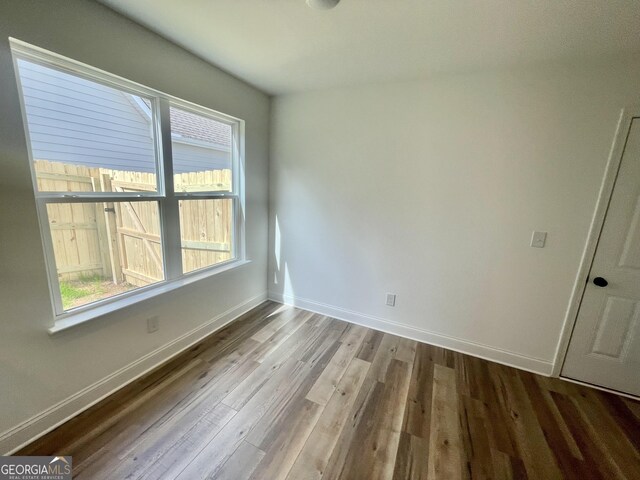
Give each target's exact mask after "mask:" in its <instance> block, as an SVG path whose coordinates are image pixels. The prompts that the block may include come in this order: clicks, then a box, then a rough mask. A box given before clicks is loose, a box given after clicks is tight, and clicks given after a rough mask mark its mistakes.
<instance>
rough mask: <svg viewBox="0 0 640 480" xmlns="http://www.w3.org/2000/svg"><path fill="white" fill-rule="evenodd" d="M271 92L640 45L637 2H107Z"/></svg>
mask: <svg viewBox="0 0 640 480" xmlns="http://www.w3.org/2000/svg"><path fill="white" fill-rule="evenodd" d="M100 1H101V2H102V3H104V4H106V5H108V6H110V7H112V8H113V9H115V10H117V11H119V12H121V13H123V14H124V15H126V16H128V17H130V18H132V19H133V20H135V21H137V22H139V23H141V24H142V25H145V26H146V27H148V28H150V29H151V30H154V31H155V32H157V33H159V34H160V35H162V36H164V37H166V38H168V39H170V40H171V41H173V42H174V43H177V44H178V45H181V46H182V47H184V48H186V49H187V50H190V51H191V52H193V53H195V54H197V55H199V56H200V57H202V58H203V59H205V60H207V61H209V62H211V63H214V64H216V65H218V66H220V67H222V68H223V69H225V70H227V71H228V72H231V73H233V74H234V75H236V76H238V77H240V78H242V79H244V80H246V81H248V82H249V83H252V84H253V85H255V86H257V87H259V88H261V89H262V90H264V91H266V92H268V93H271V94H282V93H289V92H297V91H305V90H314V89H323V88H331V87H335V86H343V85H356V84H359V83H375V82H384V81H393V80H413V79H418V78H425V77H429V76H433V75H438V74H442V73H452V72H468V71H474V70H481V69H486V68H496V67H506V66H512V65H518V64H529V63H532V62H539V61H549V60H558V59H564V58H572V59H580V58H590V57H603V56H606V55H612V54H622V53H630V52H640V1H638V0H537V1H525V0H482V1H477V0H342V1H341V3H340V4H339V5H338V6H337V7H336V8H335V9H334V10H325V11H320V10H312V9H310V8H309V7H307V6H306V4H305V1H304V0H180V1H176V0H100Z"/></svg>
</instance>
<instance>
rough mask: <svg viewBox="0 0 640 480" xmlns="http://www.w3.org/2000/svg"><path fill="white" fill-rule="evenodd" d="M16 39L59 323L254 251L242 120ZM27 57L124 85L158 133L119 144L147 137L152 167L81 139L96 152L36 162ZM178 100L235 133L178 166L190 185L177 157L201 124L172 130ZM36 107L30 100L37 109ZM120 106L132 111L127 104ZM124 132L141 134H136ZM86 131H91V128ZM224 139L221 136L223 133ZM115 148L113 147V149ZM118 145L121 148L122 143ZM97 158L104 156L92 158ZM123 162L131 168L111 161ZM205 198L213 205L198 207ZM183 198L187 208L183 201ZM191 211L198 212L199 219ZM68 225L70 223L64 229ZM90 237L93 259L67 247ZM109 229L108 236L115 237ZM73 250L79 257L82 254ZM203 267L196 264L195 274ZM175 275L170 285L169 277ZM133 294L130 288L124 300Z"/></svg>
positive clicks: (102, 85)
mask: <svg viewBox="0 0 640 480" xmlns="http://www.w3.org/2000/svg"><path fill="white" fill-rule="evenodd" d="M11 46H12V51H13V54H14V59H15V66H16V73H17V80H18V84H19V86H20V87H21V88H20V93H21V99H22V103H23V117H24V120H25V130H26V133H27V139H28V143H29V147H30V159H31V164H32V173H33V177H34V190H35V196H36V202H37V205H38V211H39V218H40V223H41V232H42V237H43V243H44V249H45V255H46V259H47V267H48V268H47V270H48V273H49V284H50V287H51V294H52V303H53V305H54V310H55V314H56V320H63V319H64V320H65V321H64V322H61V323H60V325H61V328H66V325H69V323H68V322H69V321H73V319H74V318H76V317H75V316H76V315H77V316H78V317H77V318H82V320H79V321H84V320H85V319H88V318H91V316H92V314H91V312H92V311H93V310H94V309H95V314H94V315H93V316H95V315H102V314H104V313H106V312H108V311H112V310H115V309H117V308H119V307H120V306H124V305H128V304H131V303H132V302H135V301H136V299H137V297H136V296H135V294H136V293H137V292H140V297H139V298H140V299H142V298H148V297H149V293H148V292H149V289H154V288H157V289H159V290H158V292H162V291H167V288H169V289H170V288H174V285H175V286H177V285H183V284H184V283H185V282H188V281H192V280H189V279H199V278H202V277H203V275H210V274H214V273H216V272H217V271H220V269H221V268H222V264H225V265H229V264H230V263H231V265H233V261H241V260H244V258H243V255H244V253H243V252H244V248H243V247H242V245H241V242H242V239H243V232H244V224H243V221H242V219H243V218H244V215H243V214H242V208H243V205H244V201H243V198H244V196H243V191H242V187H243V185H244V182H242V181H241V175H242V174H241V173H240V172H241V170H240V168H239V167H240V165H242V161H241V155H242V145H243V139H242V138H241V135H243V132H244V129H243V122H242V121H241V120H238V119H235V118H232V117H229V116H227V115H223V114H219V113H217V112H214V111H212V110H209V109H207V108H204V107H200V106H197V105H193V104H190V103H188V102H185V101H182V100H180V99H177V98H175V97H171V96H168V95H166V94H163V93H161V92H158V91H155V90H152V89H149V88H147V87H144V86H141V85H138V84H135V83H133V82H130V81H128V80H125V79H122V78H120V77H116V76H113V75H110V74H108V73H105V72H103V71H100V70H96V69H94V68H92V67H89V66H86V65H84V64H80V63H78V62H75V61H73V60H69V59H67V58H64V57H60V56H58V55H56V54H53V53H51V52H47V51H44V50H41V49H39V48H37V47H33V46H30V45H27V44H24V43H23V42H20V41H16V40H14V39H11ZM21 64H22V65H26V64H33V65H36V66H37V68H36V69H31V70H32V72H33V71H40V72H41V73H48V72H46V70H43V69H47V68H49V69H51V70H52V71H55V72H56V75H58V76H60V75H59V74H60V73H62V74H64V75H69V76H70V77H72V78H73V79H74V80H75V79H80V80H82V81H83V82H85V81H86V82H92V84H91V85H94V86H95V85H98V86H99V88H98V89H97V90H96V91H108V92H110V93H113V92H116V93H117V94H118V95H121V96H122V97H123V98H125V100H127V102H128V103H124V105H125V106H126V107H127V108H129V106H130V108H131V109H133V111H135V112H136V114H137V115H139V118H140V119H142V120H140V121H147V122H148V126H147V127H146V130H145V133H146V135H148V138H149V141H150V144H145V145H143V146H142V147H140V145H136V144H135V142H133V143H131V142H130V143H129V144H126V142H125V143H122V144H119V146H120V147H121V146H122V145H125V144H126V145H129V146H130V147H132V148H133V147H140V148H139V150H138V151H139V152H140V151H142V152H145V155H146V157H145V158H146V160H147V163H146V164H145V165H146V167H145V168H144V169H143V168H140V167H139V165H138V164H136V165H137V166H135V168H134V167H131V166H130V165H128V164H126V165H113V164H112V163H113V162H115V161H116V160H117V158H118V155H116V154H114V155H113V158H111V157H110V156H109V155H107V156H105V157H102V159H101V160H96V159H95V158H94V157H92V156H91V152H92V151H91V150H89V151H87V150H82V148H78V149H70V150H71V151H72V152H75V153H76V154H83V155H84V154H86V156H85V157H82V156H81V157H80V160H78V159H77V158H78V157H77V156H76V157H74V158H71V157H64V156H62V157H58V158H54V157H51V158H50V159H49V160H45V162H42V163H44V164H38V163H37V162H35V161H34V159H36V160H37V158H36V157H35V156H34V154H35V153H36V152H38V151H39V150H38V148H39V147H38V145H37V144H34V141H33V138H32V137H33V136H34V135H35V137H37V136H38V132H39V131H40V130H38V127H36V123H34V122H33V121H31V119H30V117H29V116H30V111H29V108H30V107H29V106H28V99H27V98H26V94H27V92H28V91H29V88H33V80H34V79H33V77H34V75H33V73H31V78H30V80H28V81H27V83H28V82H31V87H29V86H27V87H26V88H25V86H24V85H23V84H22V80H23V78H22V73H23V70H22V69H21ZM65 78H66V77H65ZM36 80H37V79H36ZM109 89H110V90H109ZM54 93H55V95H57V97H56V98H57V99H58V100H60V99H62V98H65V97H66V98H67V99H68V98H73V96H74V95H75V94H74V93H72V92H71V93H70V92H63V91H61V90H60V85H57V87H56V89H55V92H53V93H51V95H54ZM63 94H64V95H63ZM69 94H70V95H69ZM76 100H77V99H76ZM67 101H69V100H67ZM120 106H122V104H121V105H120ZM60 108H62V107H60ZM171 109H174V111H177V110H179V111H180V112H184V113H189V114H194V115H197V116H199V117H200V118H201V120H202V119H204V121H205V122H211V121H212V122H216V127H217V129H218V131H219V132H223V133H224V135H226V137H225V138H226V140H225V141H224V142H222V143H224V144H225V145H224V146H225V149H223V150H224V151H223V154H222V155H220V152H218V157H217V158H218V160H215V157H214V156H211V155H206V153H207V151H206V148H210V147H212V146H211V145H207V144H206V143H207V142H204V143H205V144H202V143H200V144H198V147H199V148H201V150H200V152H204V153H205V155H204V156H202V158H203V159H204V161H203V162H201V165H202V166H203V167H204V168H207V169H208V170H201V167H200V166H199V165H196V167H197V168H193V162H192V163H191V167H189V168H190V170H189V169H187V171H185V172H179V173H178V174H177V175H182V173H186V174H187V175H186V176H184V177H183V178H180V185H181V186H182V190H180V191H175V190H174V186H175V185H176V183H177V182H176V177H175V176H174V167H175V165H178V167H179V168H184V167H181V166H180V165H184V164H181V161H182V160H180V159H181V158H187V160H189V157H188V155H186V156H185V155H184V151H180V149H181V148H182V147H181V145H183V144H186V145H187V146H189V147H191V146H192V145H191V143H192V142H191V140H189V141H187V142H184V141H181V140H184V139H185V138H187V137H190V136H194V137H195V136H197V132H190V131H189V130H188V128H187V130H185V126H184V125H182V126H181V127H180V128H177V129H175V128H174V130H178V131H180V132H181V133H180V134H181V135H182V139H178V138H177V137H176V136H175V135H172V124H171ZM33 111H34V110H33V109H32V110H31V112H33ZM50 111H51V114H50V116H52V118H50V119H48V125H51V126H53V127H55V126H56V124H57V123H56V122H57V120H56V118H57V117H56V116H55V114H56V111H55V108H54V109H50ZM40 113H42V112H40ZM122 115H124V114H121V115H120V116H122ZM32 130H33V134H34V135H32ZM124 130H126V129H124ZM124 130H123V131H122V132H121V133H122V135H120V136H117V135H116V136H115V137H114V138H115V139H116V140H118V141H120V140H122V138H125V134H126V132H125V131H124ZM141 131H142V130H139V132H141ZM64 133H65V128H64V127H61V126H60V125H58V130H56V131H55V134H53V137H47V138H49V139H50V140H51V139H53V140H55V139H56V138H57V137H56V136H59V137H61V138H64ZM174 133H176V132H174ZM66 138H67V139H66V140H65V141H67V142H68V141H69V140H68V138H69V136H67V137H66ZM220 138H221V137H218V139H220ZM91 139H92V140H96V141H98V140H101V138H99V137H91ZM126 139H127V140H131V138H130V137H126ZM80 140H86V138H83V139H80ZM195 140H197V139H195ZM58 143H59V142H58ZM79 143H80V142H79ZM89 143H91V142H89ZM139 143H140V142H139ZM227 143H228V148H227V145H226V144H227ZM74 145H75V144H74ZM80 146H81V147H82V146H85V147H86V146H87V144H84V145H82V144H80ZM217 146H218V147H220V145H217ZM202 148H205V150H202ZM116 150H117V149H116V148H115V147H114V152H115V151H116ZM119 153H122V151H121V149H120V150H119ZM211 158H214V161H212V162H210V161H209V160H210V159H211ZM150 159H151V160H150ZM148 160H150V161H148ZM67 162H68V163H67ZM91 162H95V163H94V164H91ZM132 165H133V163H132ZM151 165H152V167H151ZM114 166H116V167H119V168H123V167H124V168H123V169H118V168H113V167H114ZM126 167H131V168H126ZM220 167H225V168H220ZM51 171H52V172H51ZM200 171H203V172H205V173H204V180H205V181H204V182H202V181H200V180H201V178H200V177H199V176H198V172H200ZM41 172H51V173H54V174H58V175H46V174H45V175H44V176H43V175H40V177H41V178H39V176H38V174H39V173H41ZM60 175H62V177H61V176H60ZM63 177H64V178H63ZM67 177H68V178H67ZM86 177H89V178H86ZM47 182H49V183H47ZM62 182H65V183H62ZM221 185H222V186H221ZM192 197H193V198H192ZM192 202H194V203H192ZM200 204H202V205H203V208H200ZM182 205H185V206H186V208H182ZM190 205H198V207H197V208H195V209H193V208H189V206H190ZM65 211H66V212H67V213H68V214H69V213H70V212H71V213H70V215H71V218H70V219H69V218H67V220H70V221H65V222H64V223H65V224H66V225H63V226H60V223H61V222H60V220H59V218H60V215H61V212H65ZM185 211H197V212H198V213H197V214H196V215H192V214H188V215H187V216H188V217H189V218H190V219H191V220H186V219H187V216H185V215H183V214H182V212H185ZM208 215H214V217H213V218H209V217H207V216H208ZM215 215H218V217H216V216H215ZM103 216H104V218H105V220H106V222H107V225H108V226H107V229H106V230H107V232H106V235H104V233H105V232H104V230H105V228H104V225H103V223H104V222H101V218H102V217H103ZM109 218H111V224H109ZM114 220H115V221H114ZM185 221H186V222H187V223H185ZM189 222H195V223H197V225H196V224H195V223H194V224H193V225H192V224H191V223H189ZM55 223H58V225H55ZM69 224H70V225H69ZM83 229H84V231H82V230H83ZM99 229H101V230H102V231H101V234H102V237H101V238H102V240H101V239H99V238H98V230H99ZM87 231H94V233H91V234H88V233H87ZM62 232H66V236H65V234H64V233H62ZM91 235H93V237H91ZM114 237H115V240H114ZM80 238H84V240H85V241H84V243H85V244H87V243H88V242H89V240H88V239H89V238H92V239H93V244H92V245H89V246H87V245H84V246H81V247H80V248H82V249H83V250H82V251H83V253H82V261H83V262H85V263H84V264H83V263H81V262H80V255H78V256H77V257H74V256H73V255H71V256H70V257H66V256H65V255H66V253H67V250H66V248H68V249H69V250H70V251H72V250H73V248H72V247H76V248H77V247H78V245H76V244H74V243H73V242H78V239H80ZM104 238H107V239H108V240H109V241H107V242H105V241H104ZM109 242H110V243H109ZM60 248H62V250H60ZM61 251H64V252H65V255H62V254H61V253H59V252H61ZM193 251H197V252H204V253H198V254H197V256H199V257H198V259H197V260H194V259H193V258H194V254H190V255H191V256H190V257H189V260H186V258H187V256H188V255H189V252H193ZM98 259H100V260H98ZM74 261H76V263H75V264H74V263H73V262H74ZM98 265H99V266H98ZM79 267H82V268H84V267H87V270H86V271H85V270H82V269H79V270H78V268H79ZM216 267H220V268H216ZM226 268H228V267H227V266H225V267H224V269H226ZM114 272H115V273H114ZM118 272H119V273H118ZM196 272H198V273H197V275H196ZM69 274H72V275H69ZM194 275H195V276H194ZM183 278H184V279H183ZM79 281H85V283H89V284H91V285H89V286H86V285H79V284H78V282H79ZM69 282H72V283H71V287H73V288H72V289H69V288H67V287H68V286H69V285H68V283H69ZM73 282H75V283H73ZM165 284H167V288H165V287H162V285H165ZM85 287H86V288H85ZM94 287H95V288H94ZM74 288H75V289H76V290H77V289H81V290H89V294H88V295H83V296H79V294H78V293H77V292H76V291H75V290H74ZM92 288H94V290H92ZM143 291H144V293H143ZM84 293H86V291H85V292H84ZM132 295H133V296H132ZM71 297H77V298H71ZM125 297H127V298H126V300H125ZM120 298H122V299H123V301H122V302H119V299H120ZM71 324H73V323H71ZM62 325H65V327H62Z"/></svg>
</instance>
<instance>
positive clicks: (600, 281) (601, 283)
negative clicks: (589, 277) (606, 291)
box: [593, 277, 609, 287]
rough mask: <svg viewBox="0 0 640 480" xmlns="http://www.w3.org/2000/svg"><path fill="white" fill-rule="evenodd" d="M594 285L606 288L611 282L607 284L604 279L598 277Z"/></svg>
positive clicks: (594, 280)
mask: <svg viewBox="0 0 640 480" xmlns="http://www.w3.org/2000/svg"><path fill="white" fill-rule="evenodd" d="M593 284H594V285H595V286H597V287H606V286H607V285H609V282H607V281H606V280H605V279H604V278H602V277H596V278H594V279H593Z"/></svg>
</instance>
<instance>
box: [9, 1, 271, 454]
mask: <svg viewBox="0 0 640 480" xmlns="http://www.w3.org/2000/svg"><path fill="white" fill-rule="evenodd" d="M9 36H13V37H15V38H18V39H20V40H24V41H26V42H29V43H32V44H35V45H38V46H40V47H43V48H47V49H49V50H52V51H54V52H57V53H60V54H62V55H66V56H68V57H71V58H73V59H76V60H79V61H82V62H85V63H88V64H90V65H93V66H96V67H99V68H102V69H104V70H106V71H108V72H112V73H115V74H118V75H121V76H123V77H126V78H129V79H131V80H134V81H137V82H139V83H142V84H145V85H148V86H150V87H153V88H156V89H159V90H162V91H164V92H167V93H169V94H172V95H175V96H178V97H181V98H184V99H186V100H190V101H193V102H196V103H199V104H201V105H204V106H207V107H210V108H213V109H215V110H219V111H222V112H225V113H228V114H230V115H233V116H237V117H239V118H242V119H244V120H245V121H246V132H247V133H246V191H247V215H246V216H247V223H246V233H247V252H248V257H249V258H250V259H251V260H252V263H251V264H249V265H247V266H244V267H241V268H239V269H236V270H233V271H229V272H226V273H224V274H220V275H218V276H216V277H214V278H211V279H207V280H203V281H201V282H199V283H197V284H193V285H191V286H188V287H184V288H182V289H179V290H177V291H174V292H172V293H170V294H167V295H165V296H162V297H160V298H156V299H154V300H149V301H146V302H144V303H142V304H138V305H136V306H134V307H132V308H129V309H127V310H123V311H121V312H119V313H115V314H112V315H109V316H106V317H103V318H101V319H99V320H96V321H93V322H90V323H89V324H86V325H84V326H79V327H76V328H74V329H72V330H70V331H68V332H65V333H61V334H59V335H56V336H49V335H48V334H47V327H49V326H50V325H51V324H52V319H53V313H52V309H51V304H50V300H49V292H48V286H47V280H46V273H45V263H44V258H43V253H42V246H41V242H40V234H39V230H38V223H37V217H36V209H35V202H34V199H33V192H32V187H31V178H30V172H29V165H28V156H27V147H26V144H25V138H24V130H23V126H22V119H21V114H20V108H19V101H18V91H17V87H16V84H15V77H14V71H13V64H12V60H11V55H10V50H9V43H8V37H9ZM0 112H2V114H1V115H0V183H1V185H0V260H1V263H0V265H1V270H0V453H3V452H6V451H9V450H11V449H13V448H15V447H16V446H18V445H19V444H20V443H22V442H24V441H26V440H28V439H29V437H30V436H32V435H35V434H37V433H40V432H41V431H42V430H44V429H46V428H48V427H50V426H52V425H53V423H55V422H57V421H59V420H61V419H62V418H63V417H64V416H66V415H70V414H72V413H74V411H76V410H77V409H78V408H82V407H83V406H86V404H87V402H89V401H93V400H95V399H96V398H98V396H99V395H102V394H105V393H107V392H108V390H109V389H111V388H114V387H115V386H117V385H120V384H122V382H125V381H127V380H129V379H130V378H131V377H132V376H133V375H134V374H138V373H140V372H141V371H143V370H144V369H146V368H149V367H150V366H151V365H153V364H154V363H156V362H158V361H160V360H162V359H163V358H165V357H166V356H167V355H168V354H169V353H171V352H173V351H176V350H177V349H178V348H179V347H181V346H184V345H186V343H187V342H188V341H193V340H194V339H195V338H197V336H198V335H200V334H203V333H204V331H200V332H195V333H194V334H193V335H191V336H190V337H188V338H186V339H185V338H182V339H181V340H180V341H179V342H178V343H174V344H171V345H170V347H169V348H166V349H164V350H160V351H157V349H158V348H160V347H162V346H164V345H167V344H169V343H170V342H174V341H175V340H176V339H179V338H181V336H183V335H184V334H186V333H188V332H191V331H192V330H194V329H196V328H197V327H199V326H201V325H203V324H205V323H206V322H209V321H210V320H211V319H213V318H216V317H217V316H219V315H220V314H223V313H225V312H227V314H226V316H225V317H224V318H223V320H227V319H229V318H231V317H232V316H234V315H235V314H237V313H238V312H239V311H240V310H242V309H243V308H247V307H248V306H249V305H250V304H247V305H245V302H247V301H250V300H252V301H253V303H255V302H257V301H259V300H260V298H261V296H262V298H264V294H265V292H266V272H267V230H268V229H267V203H268V202H267V195H268V185H267V174H268V133H269V132H268V127H269V98H268V97H267V96H266V95H265V94H263V93H261V92H259V91H258V90H256V89H254V88H252V87H251V86H249V85H247V84H245V83H243V82H241V81H239V80H238V79H236V78H234V77H232V76H230V75H228V74H226V73H224V72H222V71H220V70H218V69H216V68H214V67H212V66H210V65H209V64H207V63H205V62H203V61H201V60H199V59H198V58H196V57H194V56H193V55H190V54H188V53H187V52H185V51H184V50H182V49H180V48H178V47H176V46H174V45H173V44H171V43H169V42H167V41H165V40H163V39H161V38H160V37H158V36H157V35H155V34H152V33H150V32H149V31H147V30H145V29H143V28H142V27H140V26H138V25H137V24H135V23H132V22H130V21H128V20H126V19H125V18H124V17H121V16H120V15H118V14H116V13H114V12H112V11H111V10H109V9H107V8H106V7H103V6H101V5H99V4H96V3H94V2H87V1H81V0H64V1H48V2H42V1H31V0H3V1H2V3H1V4H0ZM236 307H237V308H236ZM234 308H235V310H234ZM230 309H231V311H229V310H230ZM151 315H159V316H160V326H161V328H160V331H159V332H157V333H154V334H152V335H149V334H147V333H146V329H145V319H146V318H147V317H148V316H151ZM127 366H130V367H131V368H127ZM123 369H124V370H123ZM105 378H106V381H105V382H101V381H102V380H104V379H105ZM96 382H98V383H96ZM92 385H93V387H94V388H92V387H91V386H92ZM87 388H88V390H83V389H87ZM70 396H72V397H70ZM58 402H63V403H62V404H60V405H57V406H56V404H57V403H58ZM52 407H54V408H53V409H52V410H47V409H50V408H52ZM39 414H42V415H39ZM24 422H26V423H24ZM3 432H4V433H3Z"/></svg>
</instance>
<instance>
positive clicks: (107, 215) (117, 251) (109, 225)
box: [100, 173, 124, 285]
mask: <svg viewBox="0 0 640 480" xmlns="http://www.w3.org/2000/svg"><path fill="white" fill-rule="evenodd" d="M100 188H101V189H102V191H103V192H111V191H112V190H111V177H110V176H109V174H107V173H101V174H100ZM102 208H103V212H102V213H103V218H104V224H105V230H106V239H107V246H108V251H109V263H110V265H111V278H112V279H113V283H115V284H116V285H118V284H120V283H122V282H123V281H124V277H123V275H122V265H123V253H122V246H121V245H120V242H118V226H117V224H116V214H115V205H114V204H113V202H105V203H103V204H102Z"/></svg>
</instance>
